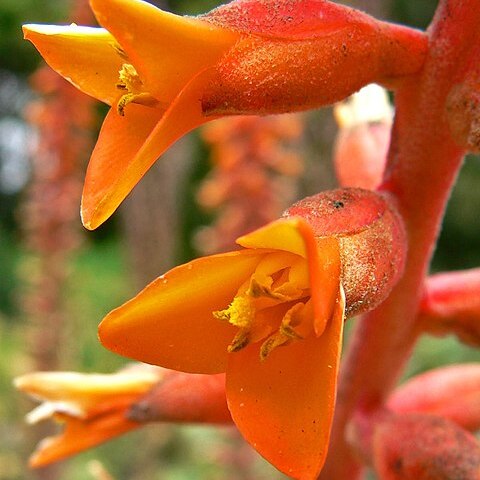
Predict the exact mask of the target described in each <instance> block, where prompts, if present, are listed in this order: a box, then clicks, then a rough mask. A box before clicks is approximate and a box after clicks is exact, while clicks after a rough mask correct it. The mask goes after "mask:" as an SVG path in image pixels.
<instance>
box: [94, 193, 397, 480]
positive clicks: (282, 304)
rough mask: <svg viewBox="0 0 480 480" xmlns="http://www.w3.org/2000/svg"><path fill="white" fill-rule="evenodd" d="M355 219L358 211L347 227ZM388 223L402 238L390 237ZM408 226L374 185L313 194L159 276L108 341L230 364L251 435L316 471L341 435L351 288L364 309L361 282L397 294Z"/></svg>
mask: <svg viewBox="0 0 480 480" xmlns="http://www.w3.org/2000/svg"><path fill="white" fill-rule="evenodd" d="M314 206H316V216H315V213H314V210H313V209H314ZM296 210H298V211H300V210H302V211H303V212H308V214H307V217H309V218H308V220H309V221H311V222H313V227H312V225H311V224H310V223H308V222H307V221H306V220H305V219H304V218H302V217H301V216H289V214H288V212H292V211H296ZM355 212H356V213H357V216H356V217H355V216H352V215H351V214H352V213H355ZM314 217H315V218H314ZM346 218H350V219H352V218H355V221H354V222H353V224H352V221H350V222H349V224H348V225H347V223H346V222H345V220H346ZM322 221H323V222H322ZM379 225H381V226H382V231H383V232H387V233H385V235H390V242H386V243H383V242H384V241H385V238H380V237H381V236H379V235H378V230H377V228H378V226H379ZM335 227H336V228H335ZM400 231H402V228H401V225H399V224H398V217H396V216H395V214H394V213H393V210H392V207H391V206H390V205H389V203H388V201H387V200H386V199H384V198H383V197H380V196H378V195H376V194H374V193H372V192H367V191H362V190H353V189H352V190H335V191H332V192H326V193H323V194H320V195H317V196H314V197H311V198H308V199H305V200H304V201H301V202H299V203H298V204H296V205H294V206H293V207H291V209H290V210H289V211H287V214H286V217H285V218H282V219H280V220H277V221H275V222H273V223H270V224H268V225H266V226H265V227H263V228H261V229H259V230H256V231H254V232H252V233H250V234H248V235H245V236H243V237H241V238H239V239H238V243H239V244H240V245H241V246H243V247H245V248H244V249H243V250H239V251H235V252H230V253H225V254H220V255H213V256H210V257H203V258H200V259H197V260H194V261H192V262H190V263H188V264H185V265H182V266H180V267H177V268H174V269H173V270H171V271H170V272H168V273H167V274H165V275H163V276H161V277H159V278H158V279H157V280H155V281H154V282H153V283H151V284H150V285H149V286H147V287H146V288H145V290H143V291H142V292H140V293H139V294H138V295H137V296H136V297H135V298H133V299H132V300H130V301H129V302H127V303H126V304H124V305H123V306H121V307H119V308H118V309H116V310H114V311H112V312H111V313H110V314H109V315H108V316H107V317H106V318H105V319H104V320H103V322H102V323H101V324H100V327H99V333H100V339H101V341H102V343H103V344H104V345H105V346H106V347H107V348H109V349H111V350H113V351H115V352H117V353H120V354H121V355H125V356H128V357H131V358H135V359H138V360H141V361H145V362H148V363H153V364H157V365H161V366H164V367H166V368H170V369H174V370H180V371H185V372H191V373H210V374H212V373H220V372H224V371H225V372H226V395H227V402H228V407H229V409H230V413H231V415H232V418H233V420H234V422H235V424H236V425H237V427H238V428H239V430H240V431H241V433H242V434H243V436H244V437H245V438H246V440H247V441H249V442H250V443H251V444H252V445H253V447H254V448H255V449H256V450H257V451H258V452H259V453H260V454H261V455H263V456H264V457H265V458H266V459H267V460H268V461H269V462H270V463H272V464H273V465H274V466H276V467H277V468H278V469H280V470H281V471H283V472H284V473H286V474H287V475H290V476H291V477H294V478H302V479H313V478H315V477H316V475H318V473H319V471H320V469H321V467H322V465H323V462H324V460H325V455H326V451H327V445H328V440H329V435H330V425H331V421H332V415H333V408H334V403H335V390H336V379H337V370H338V361H339V355H340V347H341V341H342V329H343V322H344V315H345V310H346V305H345V294H346V298H347V299H348V298H350V299H351V300H352V304H351V305H350V306H348V305H347V309H348V310H349V311H351V312H352V313H358V312H359V311H361V309H360V304H361V303H362V302H360V300H359V299H361V298H363V296H364V295H365V291H363V292H361V291H359V290H362V289H363V290H365V289H366V290H367V291H368V294H369V295H371V292H370V291H369V289H370V288H371V284H372V283H373V284H375V285H376V293H377V296H378V297H379V298H375V299H373V300H372V301H371V302H370V303H369V302H363V308H364V309H365V308H370V307H372V306H373V305H374V304H376V303H378V302H379V301H381V300H382V299H383V298H384V296H385V295H387V293H388V291H389V289H390V288H391V287H392V285H393V283H394V282H395V281H396V279H398V277H399V275H400V273H401V269H402V266H403V255H402V253H400V254H398V253H397V252H403V253H404V245H403V244H402V242H401V240H402V239H403V237H402V236H401V234H400V233H399V232H400ZM369 233H370V235H369ZM367 244H368V245H369V247H370V248H372V247H373V246H374V245H375V246H377V247H378V250H377V255H376V256H375V258H371V257H370V260H369V261H370V262H372V261H373V262H374V264H372V265H369V266H367V265H365V264H362V260H361V259H362V257H364V254H363V252H362V249H361V248H360V245H364V246H365V245H367ZM357 250H358V258H355V255H356V253H355V252H356V251H357ZM346 256H347V257H346ZM384 263H385V264H387V263H388V265H389V266H390V267H392V266H393V268H392V269H391V270H388V269H387V270H385V269H384V268H383V267H384ZM354 265H356V268H354V267H353V266H354ZM360 271H361V272H362V273H361V274H360V276H359V272H360ZM362 275H363V276H362ZM344 285H345V286H346V290H345V293H344ZM352 288H353V290H352Z"/></svg>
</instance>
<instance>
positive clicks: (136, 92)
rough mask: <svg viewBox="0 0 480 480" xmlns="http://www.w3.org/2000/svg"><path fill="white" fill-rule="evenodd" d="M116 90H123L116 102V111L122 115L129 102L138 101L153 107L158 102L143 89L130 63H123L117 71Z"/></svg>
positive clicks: (140, 80) (138, 76)
mask: <svg viewBox="0 0 480 480" xmlns="http://www.w3.org/2000/svg"><path fill="white" fill-rule="evenodd" d="M116 87H117V89H118V90H121V91H122V92H125V93H124V94H123V95H122V96H121V97H120V99H119V100H118V102H117V112H118V114H119V115H121V116H122V117H123V116H124V115H125V107H126V106H127V105H128V104H129V103H138V104H140V105H146V106H147V107H154V106H156V105H157V104H158V103H159V102H158V100H157V99H156V98H154V97H153V96H152V95H151V94H150V93H148V92H146V91H144V85H143V82H142V79H141V78H140V75H138V73H137V70H136V69H135V67H134V66H133V65H132V64H130V63H124V64H123V65H122V68H121V69H120V71H119V72H118V82H117V84H116Z"/></svg>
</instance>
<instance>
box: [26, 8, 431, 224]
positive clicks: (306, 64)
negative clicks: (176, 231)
mask: <svg viewBox="0 0 480 480" xmlns="http://www.w3.org/2000/svg"><path fill="white" fill-rule="evenodd" d="M90 3H91V6H92V8H93V11H94V13H95V16H96V17H97V20H98V21H99V23H100V25H102V26H103V27H104V28H87V27H77V26H75V25H72V26H68V27H60V26H45V25H43V26H42V25H26V26H25V27H24V32H25V37H26V38H27V39H29V40H31V41H32V42H33V43H34V44H35V46H36V47H37V48H38V49H39V51H40V52H41V54H42V55H43V56H44V58H45V60H46V61H47V63H49V65H50V66H51V67H52V68H53V69H55V70H56V71H57V72H58V73H60V74H61V75H63V76H64V77H65V78H67V79H68V80H69V81H70V82H72V83H73V84H74V85H75V86H77V87H78V88H79V89H81V90H83V91H84V92H85V93H87V94H89V95H92V96H93V97H95V98H97V99H99V100H101V101H103V102H105V103H107V104H108V105H111V106H113V108H112V110H111V111H110V112H109V114H108V115H107V118H106V119H105V122H104V125H103V128H102V130H101V132H100V137H99V140H98V143H97V145H96V147H95V150H94V152H93V154H92V158H91V161H90V164H89V167H88V171H87V176H86V180H85V186H84V192H83V200H82V218H83V222H84V225H85V226H86V227H87V228H90V229H93V228H96V227H97V226H98V225H100V224H101V223H102V222H104V221H105V220H106V219H107V218H108V217H109V216H110V215H111V214H112V213H113V211H114V210H115V209H116V208H117V207H118V205H119V204H120V203H121V202H122V200H123V199H124V198H125V197H126V196H127V195H128V193H129V192H130V191H131V189H132V188H133V187H134V186H135V184H136V183H137V182H138V181H139V180H140V178H141V177H142V176H143V175H144V174H145V172H146V171H147V170H148V168H149V167H150V166H151V165H152V164H153V162H155V160H156V159H157V158H158V157H159V156H160V155H161V154H162V153H163V152H164V151H165V150H166V149H167V148H168V147H169V146H170V145H171V144H172V143H173V142H174V141H176V140H177V139H178V138H179V137H181V136H182V135H184V134H185V133H186V132H188V131H190V130H191V129H193V128H195V127H197V126H199V125H201V124H202V123H204V122H207V121H209V120H212V119H214V118H216V117H217V116H220V115H235V114H265V113H284V112H290V111H295V110H305V109H310V108H317V107H320V106H323V105H326V104H330V103H333V102H336V101H338V100H341V99H343V98H345V97H346V96H347V95H349V94H351V93H353V92H354V91H356V90H358V89H359V88H360V87H362V86H364V85H366V84H368V83H371V82H374V81H375V82H384V83H389V84H395V83H396V82H398V81H399V79H401V78H402V77H404V76H406V75H409V74H412V73H415V72H417V71H418V70H419V69H420V68H421V67H422V64H423V61H424V58H425V52H426V48H427V41H426V36H425V35H424V34H422V33H420V32H417V31H415V30H411V29H408V28H405V27H400V26H396V25H393V24H388V23H384V22H380V21H377V20H375V19H373V18H371V17H369V16H367V15H365V14H363V13H361V12H358V11H356V10H353V9H350V8H347V7H344V6H341V5H337V4H334V3H330V2H328V1H325V0H294V1H292V0H275V1H271V0H237V1H234V2H232V3H230V4H227V5H224V6H221V7H219V8H218V9H216V10H213V11H212V12H210V13H208V14H206V15H203V16H201V17H197V18H191V17H179V16H176V15H173V14H170V13H166V12H163V11H161V10H159V9H157V8H155V7H154V6H152V5H151V4H149V3H146V2H142V1H140V0H91V1H90Z"/></svg>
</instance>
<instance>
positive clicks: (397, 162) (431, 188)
mask: <svg viewBox="0 0 480 480" xmlns="http://www.w3.org/2000/svg"><path fill="white" fill-rule="evenodd" d="M479 24H480V2H478V0H443V1H441V2H440V4H439V7H438V9H437V12H436V15H435V18H434V20H433V22H432V25H431V27H430V29H429V32H428V34H429V40H430V49H429V53H428V56H427V60H426V63H425V66H424V69H423V71H422V72H421V73H419V74H418V75H416V76H414V77H412V78H411V79H410V80H408V81H406V82H405V84H404V85H402V86H401V87H400V88H399V90H398V91H397V95H396V108H397V114H396V118H395V124H394V129H393V135H392V144H391V147H390V152H389V164H388V167H387V173H386V176H385V182H384V184H383V186H382V189H383V190H385V191H389V192H390V193H392V194H393V195H394V196H395V197H396V199H397V201H398V208H399V211H400V213H401V214H402V216H403V218H404V221H405V225H406V229H407V232H408V236H409V255H408V259H407V265H406V269H405V274H404V277H403V279H402V280H401V282H400V283H399V284H398V285H397V287H396V288H395V289H394V291H393V292H392V294H391V295H390V297H389V299H388V300H387V301H386V302H384V303H383V304H382V305H381V306H380V307H379V308H377V309H376V310H375V311H373V312H372V313H370V314H368V315H365V316H364V317H363V318H362V319H360V320H359V322H358V324H357V328H356V332H355V334H354V338H353V340H352V342H351V343H350V345H349V348H348V352H347V354H346V357H345V360H344V365H343V369H342V374H341V378H340V386H339V391H338V400H337V408H336V417H335V422H334V428H333V432H332V440H331V443H330V449H329V457H328V460H327V464H326V466H325V468H324V470H323V472H322V475H321V478H325V479H336V480H355V479H357V478H358V477H359V475H360V474H361V467H360V465H359V464H358V462H357V461H356V460H355V458H354V456H353V454H352V452H351V449H350V447H349V446H348V444H347V442H346V439H345V431H346V427H347V426H348V423H349V421H350V419H351V418H352V416H353V414H354V413H355V411H356V410H357V409H358V408H361V407H365V406H368V407H369V408H373V409H377V408H381V406H382V404H383V403H384V401H385V397H386V396H387V395H388V393H389V392H390V391H391V390H392V388H393V387H394V385H395V383H396V381H397V380H398V377H399V375H400V374H401V372H402V370H403V368H404V366H405V363H406V361H407V360H408V358H409V356H410V353H411V350H412V348H413V346H414V343H415V340H416V337H417V329H416V322H415V319H416V316H417V311H418V308H419V302H420V299H421V293H422V284H423V282H424V279H425V275H426V273H427V270H428V266H429V263H430V259H431V256H432V253H433V249H434V246H435V242H436V238H437V235H438V231H439V228H440V225H441V221H442V218H443V213H444V209H445V205H446V202H447V200H448V197H449V194H450V191H451V188H452V186H453V183H454V181H455V178H456V175H457V173H458V170H459V168H460V166H461V163H462V159H463V156H464V153H465V152H464V151H463V150H462V149H461V148H459V147H458V146H457V145H455V144H454V142H453V140H452V138H451V135H450V132H449V130H448V126H447V124H446V122H445V102H446V96H447V94H448V93H449V91H450V89H451V87H452V85H453V83H454V81H455V78H456V76H457V73H458V72H459V70H461V68H462V66H463V65H465V63H466V62H468V60H469V58H470V55H471V49H472V46H473V45H474V44H475V42H476V41H478V37H479V33H478V32H479V31H480V30H479V29H478V25H479Z"/></svg>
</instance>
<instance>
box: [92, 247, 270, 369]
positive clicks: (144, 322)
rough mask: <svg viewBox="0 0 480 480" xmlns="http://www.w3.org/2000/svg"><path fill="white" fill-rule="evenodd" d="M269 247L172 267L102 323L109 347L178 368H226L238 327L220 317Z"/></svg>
mask: <svg viewBox="0 0 480 480" xmlns="http://www.w3.org/2000/svg"><path fill="white" fill-rule="evenodd" d="M264 253H265V251H262V250H260V251H258V250H257V251H250V250H242V251H238V252H231V253H226V254H221V255H214V256H211V257H203V258H199V259H197V260H194V261H192V262H190V263H187V264H185V265H181V266H180V267H176V268H174V269H173V270H170V271H169V272H168V273H166V274H165V275H164V276H162V277H159V278H158V279H157V280H155V281H154V282H152V283H151V284H150V285H148V286H147V287H146V288H145V289H144V290H143V291H142V292H140V293H139V294H138V295H137V296H136V297H135V298H133V299H132V300H130V301H129V302H127V303H125V304H124V305H122V306H121V307H119V308H117V309H116V310H113V311H112V312H110V313H109V314H108V315H107V317H105V319H104V320H103V321H102V323H101V324H100V327H99V335H100V340H101V341H102V343H103V344H104V345H105V346H106V347H107V348H109V349H110V350H112V351H114V352H116V353H119V354H120V355H124V356H126V357H130V358H135V359H137V360H140V361H142V362H147V363H153V364H156V365H160V366H162V367H166V368H170V369H173V370H181V371H185V372H191V373H221V372H222V371H225V366H226V357H227V346H228V345H229V344H230V342H231V341H232V339H233V337H234V336H235V333H236V328H235V327H233V326H231V325H230V324H228V323H227V322H225V323H223V322H222V321H221V320H218V319H215V318H214V317H213V314H212V312H214V311H217V310H220V309H222V308H225V305H228V304H229V303H230V302H231V300H232V298H233V297H234V296H235V294H236V293H237V289H238V287H239V286H240V285H241V284H242V283H243V282H244V281H245V280H247V278H248V277H249V276H250V275H251V274H252V272H253V270H254V269H255V267H256V266H257V264H258V263H259V261H260V260H261V259H262V257H263V255H264Z"/></svg>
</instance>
